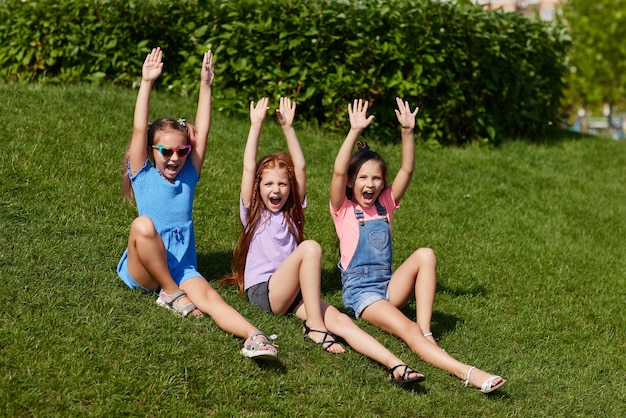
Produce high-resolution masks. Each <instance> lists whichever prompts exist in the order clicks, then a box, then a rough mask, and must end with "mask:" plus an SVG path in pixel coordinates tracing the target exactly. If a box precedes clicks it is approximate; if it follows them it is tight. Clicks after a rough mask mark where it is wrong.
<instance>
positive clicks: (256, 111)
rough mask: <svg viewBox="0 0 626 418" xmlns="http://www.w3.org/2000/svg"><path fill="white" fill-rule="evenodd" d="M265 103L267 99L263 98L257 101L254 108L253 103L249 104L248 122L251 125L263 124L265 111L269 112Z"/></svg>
mask: <svg viewBox="0 0 626 418" xmlns="http://www.w3.org/2000/svg"><path fill="white" fill-rule="evenodd" d="M267 102H268V99H267V97H263V98H262V99H261V100H259V101H258V102H257V104H256V106H255V105H254V102H250V122H251V123H252V124H253V125H254V124H260V123H263V120H264V119H265V115H267V111H268V110H269V106H268V105H267Z"/></svg>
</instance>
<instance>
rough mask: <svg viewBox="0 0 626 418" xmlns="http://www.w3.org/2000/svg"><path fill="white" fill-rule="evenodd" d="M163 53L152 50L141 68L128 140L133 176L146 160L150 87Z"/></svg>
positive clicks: (157, 49) (159, 71) (155, 49)
mask: <svg viewBox="0 0 626 418" xmlns="http://www.w3.org/2000/svg"><path fill="white" fill-rule="evenodd" d="M162 58H163V53H162V52H161V48H158V47H157V48H153V49H152V51H151V52H150V53H149V54H148V55H147V56H146V59H145V60H144V62H143V66H142V68H141V84H140V86H139V92H138V93H137V102H136V103H135V116H134V118H133V134H132V137H131V139H130V147H129V152H130V155H129V164H130V172H131V173H132V174H133V175H135V174H137V172H138V171H139V170H141V168H142V167H143V166H144V164H145V163H146V158H148V113H149V112H150V94H151V93H152V85H153V84H154V82H155V80H156V79H157V78H159V76H160V75H161V73H162V72H163V61H162Z"/></svg>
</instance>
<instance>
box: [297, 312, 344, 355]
mask: <svg viewBox="0 0 626 418" xmlns="http://www.w3.org/2000/svg"><path fill="white" fill-rule="evenodd" d="M302 324H303V326H304V337H305V338H307V337H308V338H309V339H311V337H309V333H311V332H317V333H319V334H323V335H324V338H322V341H319V342H315V341H313V340H312V339H311V341H313V342H315V344H321V345H322V348H323V349H324V351H328V350H330V348H331V347H332V346H333V345H335V344H339V345H341V343H340V342H339V341H337V338H336V337H335V334H333V333H332V332H329V331H322V330H319V329H313V328H309V326H308V325H307V324H306V320H305V321H303V322H302Z"/></svg>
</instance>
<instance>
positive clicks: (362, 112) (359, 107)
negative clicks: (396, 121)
mask: <svg viewBox="0 0 626 418" xmlns="http://www.w3.org/2000/svg"><path fill="white" fill-rule="evenodd" d="M368 107H369V102H368V101H367V100H363V99H358V100H357V99H354V103H352V104H348V115H349V116H350V129H354V130H358V131H362V130H363V129H365V128H367V127H368V126H369V124H370V123H371V122H372V121H373V120H374V115H369V116H367V108H368Z"/></svg>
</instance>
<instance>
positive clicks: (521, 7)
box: [474, 0, 566, 21]
mask: <svg viewBox="0 0 626 418" xmlns="http://www.w3.org/2000/svg"><path fill="white" fill-rule="evenodd" d="M565 1H566V0H474V3H477V4H481V5H482V6H483V7H484V8H485V9H488V10H496V9H502V10H504V11H506V12H517V13H523V14H527V15H532V14H535V13H536V14H538V16H539V17H540V18H541V20H548V21H551V20H554V17H555V15H556V7H557V5H558V4H559V3H564V2H565Z"/></svg>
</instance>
